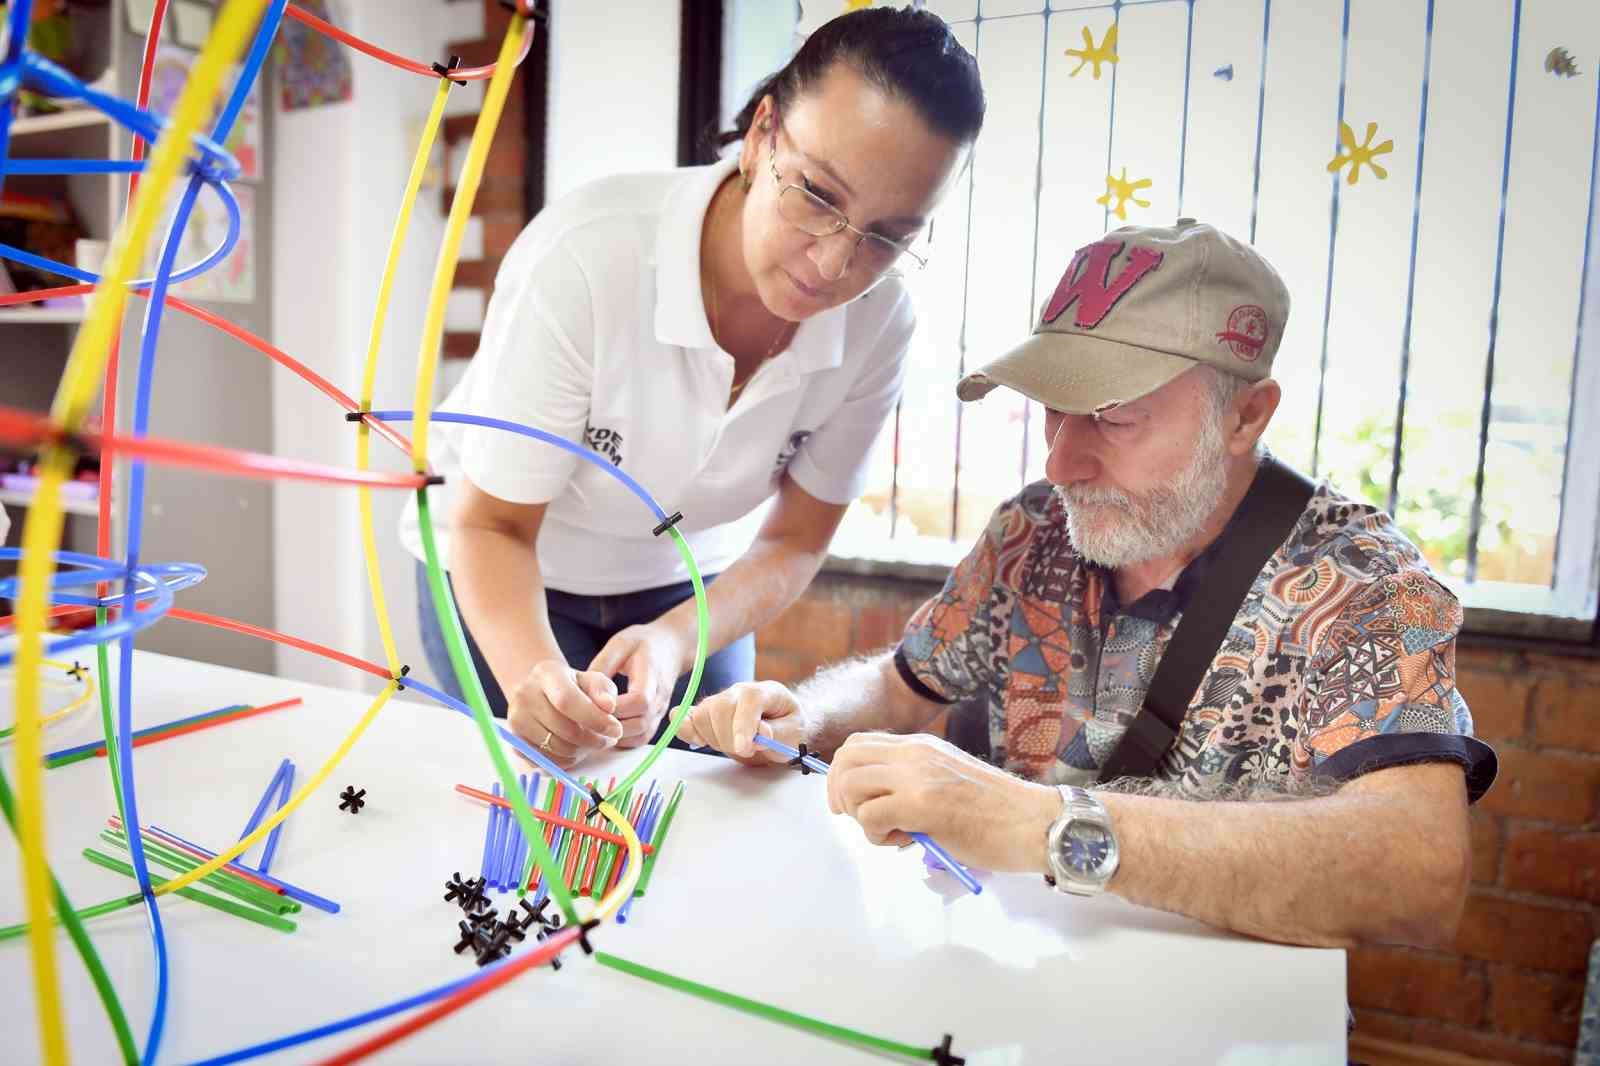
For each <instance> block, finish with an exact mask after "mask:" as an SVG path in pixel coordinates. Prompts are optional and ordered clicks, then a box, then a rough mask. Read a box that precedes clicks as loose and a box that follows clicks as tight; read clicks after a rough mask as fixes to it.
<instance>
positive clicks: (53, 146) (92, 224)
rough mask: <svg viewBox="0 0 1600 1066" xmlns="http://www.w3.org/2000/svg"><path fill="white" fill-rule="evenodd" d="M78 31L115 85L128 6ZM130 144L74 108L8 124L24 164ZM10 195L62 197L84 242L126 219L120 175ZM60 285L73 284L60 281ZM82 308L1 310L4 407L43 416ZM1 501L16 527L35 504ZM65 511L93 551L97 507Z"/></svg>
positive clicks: (11, 186) (97, 10) (82, 16)
mask: <svg viewBox="0 0 1600 1066" xmlns="http://www.w3.org/2000/svg"><path fill="white" fill-rule="evenodd" d="M70 10H71V15H72V18H73V33H74V35H75V36H76V37H77V39H78V40H79V41H80V42H81V44H82V47H83V50H84V55H85V57H86V59H85V63H86V65H89V66H90V68H91V72H92V73H93V75H94V76H93V78H92V80H93V81H94V82H95V84H96V85H98V86H117V85H119V83H120V75H121V74H122V73H124V72H122V71H120V70H118V69H117V62H116V57H117V56H118V55H119V54H121V49H122V44H123V41H122V38H123V36H124V35H125V34H127V33H128V28H127V22H126V14H125V13H124V10H123V0H110V2H108V3H106V4H104V5H103V6H89V5H74V6H73V7H72V8H71V9H70ZM126 144H127V138H126V137H125V136H124V135H123V134H122V132H121V130H120V128H119V127H117V126H116V124H115V123H114V122H113V121H112V120H111V119H110V118H109V117H107V116H106V115H105V114H103V113H101V112H100V111H98V110H96V109H95V108H90V107H81V106H80V107H72V108H69V109H68V110H64V111H59V112H55V113H51V114H42V115H27V116H22V117H19V118H16V119H14V120H13V121H12V123H11V134H10V145H9V148H8V152H9V153H10V155H12V156H13V157H14V158H20V159H29V158H31V159H111V158H117V157H119V155H121V154H122V153H124V152H125V148H126ZM5 188H6V191H7V192H17V193H22V194H27V195H37V196H50V197H56V198H62V199H65V200H66V201H67V203H68V204H70V205H71V208H72V213H73V217H74V220H75V221H76V222H77V224H78V227H79V228H80V229H81V230H82V231H83V236H84V237H86V238H91V239H96V240H109V239H110V237H111V235H112V232H113V230H114V228H115V226H116V223H117V221H118V219H119V218H120V217H121V214H122V209H123V203H124V197H125V196H126V194H127V176H126V175H122V174H115V175H114V174H70V175H8V176H7V177H6V180H5ZM61 284H70V281H68V280H67V279H65V278H63V279H62V280H61ZM83 319H84V307H83V306H76V307H37V306H30V305H22V306H17V307H0V362H4V363H5V364H7V365H6V366H4V367H0V396H3V397H4V402H6V403H12V404H19V405H23V406H29V407H33V408H35V409H38V410H43V409H45V408H46V407H47V406H48V402H49V397H50V395H51V394H53V392H54V387H55V383H56V381H57V380H59V378H60V375H61V371H62V368H63V367H64V366H65V363H66V358H67V353H68V352H69V351H70V350H71V347H72V342H73V339H74V337H75V336H76V333H77V328H78V326H79V325H80V324H81V323H82V322H83ZM0 503H3V504H4V505H5V506H6V507H7V509H8V510H10V511H11V514H12V519H13V524H14V525H20V522H18V521H17V520H18V519H20V518H21V517H22V514H21V512H22V511H24V510H26V508H27V507H28V506H29V505H30V504H31V503H32V494H31V493H27V492H17V491H14V490H4V491H0ZM64 506H65V510H66V512H67V514H68V515H71V516H73V517H75V518H77V519H80V520H82V521H81V522H74V523H71V524H69V526H68V536H69V537H71V539H72V541H73V546H74V547H75V548H84V547H88V546H90V545H91V542H92V538H93V531H94V518H95V516H96V515H97V514H98V505H97V503H96V502H95V501H92V500H90V501H84V500H83V499H81V498H80V499H66V500H65V501H64ZM112 542H113V544H114V545H117V546H120V543H121V530H120V529H118V528H117V525H116V520H115V518H114V519H113V528H112Z"/></svg>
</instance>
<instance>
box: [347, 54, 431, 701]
mask: <svg viewBox="0 0 1600 1066" xmlns="http://www.w3.org/2000/svg"><path fill="white" fill-rule="evenodd" d="M450 85H451V82H450V80H449V79H448V78H440V79H439V91H438V92H437V93H435V94H434V97H433V108H432V109H431V110H430V111H429V112H428V121H427V123H426V124H425V125H424V126H423V128H422V138H421V140H419V141H418V142H417V154H416V158H415V159H413V160H412V162H411V176H410V178H408V179H407V180H406V191H405V193H404V195H402V196H401V198H400V214H399V215H398V217H396V218H395V222H394V233H393V235H392V236H391V237H390V238H389V256H388V258H387V260H385V262H384V265H383V280H382V281H381V282H380V283H379V285H378V305H377V307H375V308H374V309H373V312H372V329H371V331H370V333H369V338H368V341H367V365H366V370H365V373H364V374H363V375H362V378H361V409H362V410H363V411H370V410H372V394H373V390H374V388H375V387H376V382H377V378H378V350H379V348H380V347H381V346H382V344H383V325H384V320H385V319H386V318H388V316H389V297H390V296H391V295H392V293H393V290H394V278H395V274H396V272H397V271H398V270H399V267H400V253H401V251H402V250H403V249H404V248H405V244H406V234H407V232H408V231H409V230H410V229H411V210H412V208H413V207H414V206H415V205H416V200H417V191H418V190H419V189H421V188H422V178H423V175H424V174H426V173H427V170H428V157H429V156H430V155H431V154H432V153H433V142H434V140H435V139H436V138H437V137H438V134H439V124H440V122H441V121H443V119H444V105H445V102H446V101H447V100H448V99H449V96H450ZM371 453H372V428H371V427H370V426H368V425H367V423H366V421H365V420H363V421H362V422H361V423H360V424H359V425H358V426H357V427H356V469H358V470H365V469H367V464H368V462H369V460H370V458H371ZM357 493H358V496H359V499H360V501H361V548H362V551H363V553H364V554H365V555H366V557H367V583H368V584H369V585H371V586H372V608H373V611H374V612H375V613H376V614H377V616H378V634H379V636H381V637H382V638H383V654H384V656H385V658H386V659H387V661H388V664H389V676H390V677H398V676H399V674H400V653H399V652H398V651H396V650H395V643H394V628H393V626H392V625H390V622H389V604H388V601H387V600H386V599H385V597H384V594H383V569H382V567H381V565H380V564H379V562H378V538H377V534H376V533H375V532H374V531H373V519H372V490H371V489H370V488H368V487H367V486H365V485H362V486H360V487H359V488H358V489H357Z"/></svg>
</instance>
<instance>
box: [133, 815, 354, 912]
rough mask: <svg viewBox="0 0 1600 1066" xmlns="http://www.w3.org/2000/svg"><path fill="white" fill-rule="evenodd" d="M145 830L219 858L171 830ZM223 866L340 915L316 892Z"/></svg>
mask: <svg viewBox="0 0 1600 1066" xmlns="http://www.w3.org/2000/svg"><path fill="white" fill-rule="evenodd" d="M145 828H146V829H148V830H150V832H152V833H155V834H156V835H157V836H164V837H166V838H167V839H168V840H174V841H177V842H178V843H179V844H182V845H183V846H184V847H186V848H191V849H193V850H194V851H195V852H197V853H199V854H201V855H204V856H205V857H206V858H207V859H214V858H216V857H217V853H216V852H214V851H212V850H210V849H209V848H203V847H201V846H200V845H199V844H196V843H195V842H194V841H192V840H185V839H183V838H182V837H181V836H179V835H178V834H177V833H174V832H173V831H172V830H170V829H162V828H161V827H160V826H159V825H147V826H145ZM223 865H224V866H231V867H236V868H238V869H239V870H242V871H243V872H244V873H247V874H250V875H252V876H255V877H259V878H261V880H263V881H265V882H266V883H267V884H269V885H271V886H272V887H273V888H281V889H283V894H284V895H285V896H288V897H289V898H290V899H297V900H299V901H300V902H301V903H304V904H305V905H306V906H308V907H315V908H317V910H319V911H327V912H328V913H329V914H338V913H339V905H338V904H337V903H335V902H334V901H333V900H331V899H328V898H326V897H325V896H319V895H317V894H316V893H315V892H308V891H307V890H306V889H303V888H301V887H300V886H298V885H291V884H290V883H289V882H287V881H280V880H278V879H277V878H276V877H273V876H271V875H270V874H266V873H263V872H262V871H260V870H252V869H251V868H250V867H248V866H241V865H240V864H239V863H236V862H229V863H223Z"/></svg>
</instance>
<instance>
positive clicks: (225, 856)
mask: <svg viewBox="0 0 1600 1066" xmlns="http://www.w3.org/2000/svg"><path fill="white" fill-rule="evenodd" d="M398 689H399V686H398V685H396V684H395V683H394V682H393V681H391V682H389V683H388V684H387V685H385V686H383V691H382V692H380V693H378V698H377V699H375V700H373V701H372V706H370V707H368V708H367V712H366V713H365V714H363V715H362V716H361V720H360V721H359V722H357V723H356V725H355V728H354V729H352V730H350V733H349V735H348V736H346V737H345V738H344V740H343V741H341V742H340V743H339V746H338V747H337V748H335V749H334V752H333V754H332V755H331V756H329V757H328V761H327V762H325V763H323V764H322V766H321V768H319V769H318V770H317V772H316V773H314V774H312V775H311V779H310V780H308V781H307V782H306V783H305V785H304V786H303V787H302V788H301V789H300V791H299V792H296V793H295V794H294V795H293V796H290V797H289V802H288V803H285V804H284V805H283V806H282V807H279V808H278V809H277V810H276V811H274V812H273V813H272V816H271V817H269V818H267V819H266V820H265V821H263V822H262V823H261V825H259V826H258V827H257V828H256V831H255V832H254V833H251V834H250V835H249V836H247V837H245V838H244V839H243V840H241V841H239V842H238V843H237V844H235V845H233V847H231V848H229V849H228V850H227V851H224V852H222V853H221V854H219V855H218V856H217V857H216V858H214V859H210V860H208V861H207V862H204V863H202V864H201V865H199V866H196V867H195V868H194V869H192V870H190V871H189V872H188V873H186V874H184V875H183V876H181V877H174V878H173V879H172V880H170V881H168V882H166V883H164V884H162V885H159V886H158V887H157V888H156V890H155V894H156V895H158V896H164V895H166V894H167V893H168V892H176V891H177V890H178V889H180V888H183V887H184V886H186V885H190V884H193V883H194V882H195V881H198V880H199V879H200V878H202V877H204V876H205V875H206V874H208V873H211V872H213V871H214V870H218V869H221V867H222V865H223V864H224V863H228V862H232V861H233V860H234V859H236V858H238V857H239V856H240V855H243V854H244V853H245V852H247V851H249V850H250V849H251V848H253V847H255V846H256V844H257V843H259V842H260V841H261V839H262V838H263V837H265V836H266V835H267V834H268V833H270V832H271V831H272V827H273V826H275V825H277V824H278V823H279V822H281V821H283V820H284V819H285V818H287V817H289V815H291V814H293V813H294V812H295V809H296V808H298V807H299V806H300V804H302V803H304V802H305V800H306V797H307V796H310V795H311V793H313V792H315V791H316V790H317V789H318V788H320V787H321V786H322V783H323V782H324V781H326V780H327V779H328V775H329V774H331V773H333V771H334V768H335V767H337V766H338V765H339V763H340V762H341V761H342V760H343V759H344V757H345V756H346V755H348V754H350V749H351V748H353V747H355V744H356V741H358V740H360V739H361V734H363V733H365V732H366V731H367V727H368V726H369V725H371V724H372V721H373V719H375V718H377V717H378V712H379V711H381V710H383V705H384V704H386V703H388V702H389V697H391V696H393V695H394V694H395V692H396V691H398Z"/></svg>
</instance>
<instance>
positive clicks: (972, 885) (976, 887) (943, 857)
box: [644, 733, 983, 896]
mask: <svg viewBox="0 0 1600 1066" xmlns="http://www.w3.org/2000/svg"><path fill="white" fill-rule="evenodd" d="M755 742H756V743H757V744H759V745H761V746H762V747H763V748H768V749H770V750H772V751H775V752H777V753H778V754H779V755H787V756H788V757H789V758H791V759H793V758H797V757H799V755H800V753H799V752H798V751H796V750H795V749H794V748H791V747H789V745H787V744H785V743H783V742H782V741H779V740H773V739H772V738H771V737H768V736H763V735H762V734H760V733H757V734H756V736H755ZM805 763H806V766H807V767H809V768H810V769H811V770H812V772H814V773H819V774H826V773H827V772H828V764H827V763H825V762H823V761H822V760H821V759H819V758H817V757H816V756H814V755H807V756H806V757H805ZM910 836H911V839H913V840H915V841H916V842H917V843H918V844H921V845H922V848H923V850H924V851H926V852H927V853H928V854H929V855H932V856H933V857H934V858H935V859H938V860H939V862H940V864H941V865H943V866H944V868H945V869H946V870H949V871H950V875H951V876H952V877H954V878H955V879H956V880H957V881H960V882H961V884H962V885H963V886H965V888H966V890H967V891H968V892H971V893H972V894H973V895H974V896H978V895H982V894H983V886H982V885H980V884H978V879H977V878H975V877H973V876H972V871H970V870H968V869H967V868H966V867H965V866H963V865H961V864H960V863H959V862H957V861H956V860H955V858H954V857H953V856H951V854H950V853H949V852H948V851H946V850H944V848H943V847H942V846H940V845H939V844H938V843H937V842H935V841H934V839H933V838H932V837H930V836H929V835H928V834H926V833H912V834H910ZM649 877H650V871H649V870H648V869H647V870H645V873H644V880H648V879H649Z"/></svg>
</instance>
